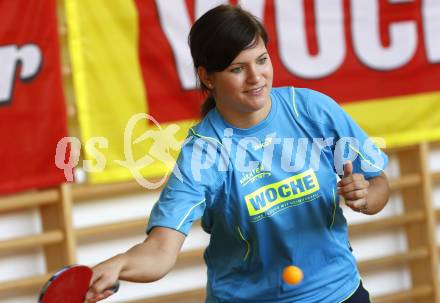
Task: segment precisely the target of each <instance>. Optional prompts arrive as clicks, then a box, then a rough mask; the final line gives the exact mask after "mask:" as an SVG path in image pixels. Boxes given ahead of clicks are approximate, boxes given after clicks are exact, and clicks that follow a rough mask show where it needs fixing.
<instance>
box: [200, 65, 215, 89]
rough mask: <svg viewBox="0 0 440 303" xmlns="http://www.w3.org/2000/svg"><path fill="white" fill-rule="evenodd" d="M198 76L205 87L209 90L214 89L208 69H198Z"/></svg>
mask: <svg viewBox="0 0 440 303" xmlns="http://www.w3.org/2000/svg"><path fill="white" fill-rule="evenodd" d="M197 75H198V76H199V79H200V81H201V82H202V83H203V85H205V86H206V87H207V88H208V89H209V90H211V89H213V88H214V84H213V83H212V78H211V77H210V76H209V75H208V73H207V72H206V68H204V67H203V66H199V67H197Z"/></svg>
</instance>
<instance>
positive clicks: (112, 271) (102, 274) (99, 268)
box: [86, 254, 126, 303]
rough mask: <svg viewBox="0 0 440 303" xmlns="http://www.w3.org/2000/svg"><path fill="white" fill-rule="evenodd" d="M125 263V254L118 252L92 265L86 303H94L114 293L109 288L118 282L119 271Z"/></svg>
mask: <svg viewBox="0 0 440 303" xmlns="http://www.w3.org/2000/svg"><path fill="white" fill-rule="evenodd" d="M125 263H126V262H125V254H120V255H116V256H114V257H113V258H111V259H108V260H106V261H104V262H102V263H100V264H98V265H96V266H95V267H93V276H92V279H91V282H90V287H89V291H88V292H87V294H86V303H95V302H97V301H100V300H104V299H106V298H108V297H110V296H111V295H113V294H114V292H113V291H111V290H110V289H111V288H112V287H114V285H116V283H118V280H119V273H120V272H121V270H122V268H123V267H124V265H125Z"/></svg>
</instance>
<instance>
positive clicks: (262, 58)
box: [210, 38, 273, 115]
mask: <svg viewBox="0 0 440 303" xmlns="http://www.w3.org/2000/svg"><path fill="white" fill-rule="evenodd" d="M210 78H211V84H212V87H213V88H212V90H213V94H214V97H215V100H216V105H217V108H218V109H219V110H220V112H221V113H230V114H232V115H234V114H235V115H236V114H246V113H255V112H258V111H259V110H262V109H263V108H265V107H267V106H270V97H269V93H270V90H271V88H272V78H273V69H272V63H271V61H270V58H269V54H268V52H267V49H266V46H265V45H264V41H263V40H262V39H261V38H258V43H257V44H256V45H255V46H254V47H252V48H248V49H245V50H243V51H242V52H241V53H240V54H239V55H238V56H237V57H236V58H235V59H234V60H233V61H232V63H231V65H229V66H228V67H227V68H226V69H225V70H223V71H221V72H215V73H213V74H212V75H211V76H210Z"/></svg>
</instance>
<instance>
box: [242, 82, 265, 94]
mask: <svg viewBox="0 0 440 303" xmlns="http://www.w3.org/2000/svg"><path fill="white" fill-rule="evenodd" d="M263 89H264V85H263V86H260V87H258V88H254V89H250V90H247V91H245V94H247V95H251V96H259V95H261V93H262V92H263Z"/></svg>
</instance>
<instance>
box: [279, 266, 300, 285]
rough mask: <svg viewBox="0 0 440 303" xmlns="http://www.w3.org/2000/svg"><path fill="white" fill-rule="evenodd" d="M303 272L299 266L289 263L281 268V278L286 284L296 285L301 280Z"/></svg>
mask: <svg viewBox="0 0 440 303" xmlns="http://www.w3.org/2000/svg"><path fill="white" fill-rule="evenodd" d="M303 277H304V274H303V272H302V270H301V269H300V268H299V267H296V266H293V265H289V266H286V267H285V268H284V270H283V280H284V282H286V283H287V284H290V285H296V284H298V283H300V282H301V281H302V279H303Z"/></svg>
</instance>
